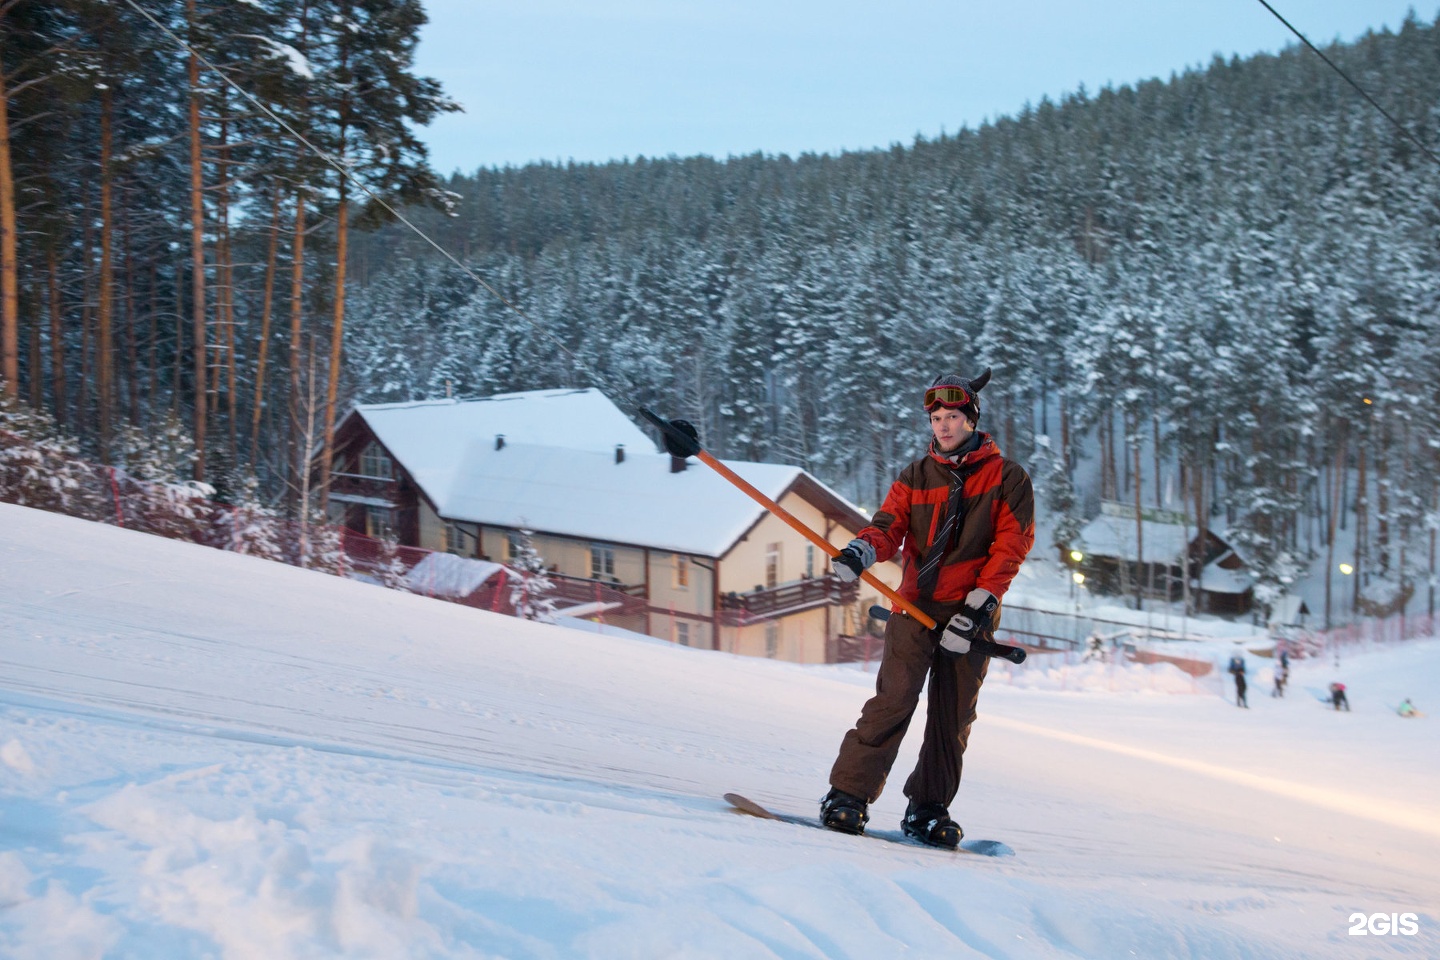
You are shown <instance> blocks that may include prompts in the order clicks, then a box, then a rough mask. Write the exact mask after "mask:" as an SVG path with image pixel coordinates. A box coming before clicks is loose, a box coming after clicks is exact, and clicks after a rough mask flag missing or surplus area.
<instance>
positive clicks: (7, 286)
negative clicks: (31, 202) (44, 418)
mask: <svg viewBox="0 0 1440 960" xmlns="http://www.w3.org/2000/svg"><path fill="white" fill-rule="evenodd" d="M3 53H4V50H3V49H0V381H3V387H0V389H3V390H4V395H5V396H7V397H15V396H18V395H19V390H20V291H19V287H18V286H17V282H16V281H17V274H16V264H15V257H16V252H15V175H14V172H13V170H12V169H11V166H10V101H9V94H8V93H7V92H6V91H7V88H6V85H5V63H4V59H3Z"/></svg>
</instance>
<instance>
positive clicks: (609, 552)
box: [590, 543, 616, 583]
mask: <svg viewBox="0 0 1440 960" xmlns="http://www.w3.org/2000/svg"><path fill="white" fill-rule="evenodd" d="M590 579H591V580H608V581H610V582H611V583H614V582H616V581H615V548H614V547H606V546H603V545H601V544H598V543H592V544H591V545H590Z"/></svg>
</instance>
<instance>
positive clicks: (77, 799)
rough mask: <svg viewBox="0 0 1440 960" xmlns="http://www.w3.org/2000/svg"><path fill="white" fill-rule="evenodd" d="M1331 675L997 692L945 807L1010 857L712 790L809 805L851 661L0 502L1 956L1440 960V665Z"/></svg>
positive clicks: (855, 675)
mask: <svg viewBox="0 0 1440 960" xmlns="http://www.w3.org/2000/svg"><path fill="white" fill-rule="evenodd" d="M1338 669H1339V672H1340V673H1339V674H1337V673H1336V671H1337V668H1336V667H1335V666H1334V665H1333V664H1324V665H1314V666H1309V665H1307V666H1304V667H1302V668H1300V669H1297V671H1296V676H1295V679H1294V681H1293V687H1292V695H1291V696H1290V697H1289V698H1287V699H1285V700H1272V699H1270V698H1269V697H1267V696H1266V695H1265V691H1264V690H1263V689H1260V688H1259V687H1258V686H1257V687H1256V688H1255V689H1254V690H1253V696H1252V701H1251V702H1252V704H1253V708H1252V709H1251V710H1248V711H1243V710H1238V709H1236V708H1235V707H1234V706H1232V705H1230V704H1229V703H1227V702H1226V701H1224V700H1223V699H1221V698H1220V697H1218V696H1215V695H1208V694H1207V695H1165V694H1157V693H1109V692H1107V691H1104V690H1096V689H1087V690H1085V691H1083V692H1076V691H1059V690H1050V689H1043V688H1035V687H1033V686H1032V687H1026V686H1023V685H1021V684H1019V683H1016V684H1013V685H1012V684H1010V683H1008V682H1007V677H1006V675H1005V674H1004V673H1002V672H1000V671H996V672H995V673H993V674H992V677H991V681H990V683H989V684H987V687H986V690H985V693H984V694H983V696H982V700H981V719H980V720H979V722H978V723H977V724H976V727H975V732H974V734H973V737H972V742H971V751H970V753H969V754H968V756H967V778H966V782H965V785H964V787H963V788H962V791H961V796H960V798H959V801H958V802H957V804H956V812H957V815H958V816H959V818H960V820H961V822H962V823H963V824H964V825H965V827H966V831H967V835H968V836H970V837H972V838H996V839H1001V840H1004V841H1006V842H1007V843H1009V844H1010V845H1011V846H1012V847H1014V848H1015V849H1016V851H1017V856H1015V857H1013V858H1003V859H990V858H982V857H974V856H959V857H957V856H953V855H947V854H944V853H941V852H938V851H932V850H926V849H921V848H912V847H905V846H899V845H896V844H890V843H884V842H880V841H877V840H874V839H868V838H851V837H845V836H841V835H837V834H831V833H827V832H824V831H820V830H808V829H805V828H801V827H795V826H789V825H785V824H776V823H769V822H764V821H759V820H755V819H751V818H746V817H742V816H739V815H735V814H731V813H729V812H728V811H727V810H726V809H725V808H724V804H723V803H722V802H721V801H720V800H719V799H718V798H719V796H720V794H721V793H722V792H724V791H726V790H736V789H738V790H740V791H741V792H744V793H747V794H750V795H752V796H755V797H756V798H757V799H760V800H762V801H766V802H770V803H772V805H774V806H776V807H780V808H785V809H792V810H796V811H799V812H809V811H811V810H813V809H814V801H815V798H817V797H818V796H819V795H820V794H821V793H822V792H823V790H824V789H825V782H824V781H825V776H826V773H827V772H828V769H829V765H830V763H831V761H832V760H833V756H834V750H835V748H836V746H837V745H838V743H839V740H840V737H841V735H842V734H843V732H844V731H845V729H846V728H847V727H848V726H849V725H850V723H851V722H852V721H853V720H854V717H855V714H856V712H857V711H858V709H859V706H860V704H861V702H862V701H863V700H864V698H865V697H866V695H867V692H868V691H867V686H868V684H870V683H871V682H872V680H873V678H872V677H870V676H867V675H866V674H864V673H863V672H861V671H860V670H858V669H854V668H840V667H800V666H796V665H791V664H782V663H774V662H768V661H762V660H752V659H744V658H736V657H732V656H729V655H725V654H717V653H708V652H698V651H692V650H687V649H684V648H675V647H671V646H668V645H664V644H660V643H655V642H642V641H635V640H632V639H627V638H623V637H616V636H607V635H605V634H603V633H587V632H582V631H576V630H567V629H564V628H561V627H548V626H540V625H533V624H527V623H523V622H518V621H515V620H511V619H507V618H503V617H498V616H495V615H491V614H487V613H485V612H482V611H476V610H471V609H468V608H463V607H459V606H454V605H449V604H445V603H443V602H439V601H433V600H427V599H424V598H421V597H416V596H410V595H405V594H399V593H394V592H390V591H385V590H383V589H380V588H378V587H373V586H368V585H365V584H361V583H356V582H350V581H344V580H339V579H335V578H331V577H326V576H323V575H320V574H313V573H309V572H306V571H299V570H294V569H291V568H288V567H284V566H281V565H278V564H272V563H266V562H264V561H260V560H255V559H252V558H248V557H240V556H234V555H230V554H225V553H220V552H218V551H214V550H209V549H206V548H202V547H196V546H191V545H186V544H179V543H174V542H170V541H165V540H160V539H156V538H151V537H146V536H143V535H139V534H134V533H130V532H128V531H125V530H119V529H115V528H110V527H103V526H96V525H93V524H88V523H85V522H82V521H78V520H73V519H68V518H64V517H58V516H53V515H49V514H42V513H38V512H35V511H30V510H25V509H23V508H18V507H13V506H8V505H0V956H3V957H7V958H10V957H13V958H36V960H41V958H43V960H53V958H71V957H76V958H79V957H126V958H129V957H136V958H155V960H169V958H192V957H216V958H227V960H228V958H255V957H263V958H277V960H284V958H302V957H305V958H309V957H331V956H344V957H386V958H390V957H505V958H521V957H524V958H529V957H536V958H550V957H555V958H560V957H673V956H682V957H716V958H719V957H725V958H734V957H783V958H809V957H847V958H877V957H896V956H902V955H903V956H907V957H936V958H940V957H946V958H951V957H980V956H984V957H1011V958H1031V957H1038V958H1045V957H1132V956H1138V957H1199V958H1207V960H1208V958H1224V957H1244V958H1250V957H1295V958H1300V957H1306V958H1309V957H1357V958H1359V957H1377V956H1378V957H1385V956H1407V957H1424V956H1436V955H1440V879H1437V877H1440V871H1437V870H1436V866H1435V865H1436V863H1437V862H1440V809H1437V803H1436V797H1437V796H1440V789H1437V788H1440V762H1437V761H1440V736H1437V734H1436V730H1437V723H1440V720H1437V719H1434V718H1433V717H1432V718H1424V719H1417V720H1403V719H1401V718H1399V717H1397V716H1395V715H1394V713H1393V712H1391V711H1390V709H1389V707H1390V706H1393V703H1394V702H1398V700H1399V699H1400V698H1401V697H1402V696H1410V697H1412V698H1414V700H1415V702H1416V703H1417V705H1418V706H1420V708H1421V709H1429V710H1430V711H1431V712H1432V714H1434V713H1440V645H1437V644H1436V643H1435V642H1428V643H1424V644H1414V645H1411V646H1408V647H1404V648H1401V649H1400V650H1398V651H1396V652H1393V653H1389V654H1384V655H1381V654H1373V655H1370V657H1369V658H1368V659H1367V658H1360V659H1356V660H1353V661H1349V662H1347V663H1342V664H1341V666H1340V668H1338ZM1335 675H1342V676H1341V678H1342V679H1344V680H1345V681H1346V682H1347V683H1348V684H1349V686H1350V689H1351V695H1352V699H1353V702H1354V707H1355V709H1354V712H1353V713H1350V714H1336V713H1334V712H1333V711H1329V710H1326V709H1323V708H1322V705H1321V704H1320V703H1319V702H1318V701H1317V700H1315V699H1313V698H1311V697H1309V696H1307V695H1306V694H1305V690H1304V688H1305V687H1307V686H1313V687H1316V688H1321V687H1323V686H1324V685H1325V684H1326V683H1328V682H1329V680H1330V679H1332V678H1333V677H1334V676H1335ZM914 746H915V745H914V744H913V743H912V744H907V749H906V751H905V753H904V754H902V757H901V760H900V764H899V768H898V769H897V777H896V781H895V783H896V787H898V783H899V781H900V779H902V777H903V772H904V770H907V769H908V763H909V761H910V759H911V758H913V751H914ZM903 804H904V800H903V798H902V797H900V796H899V795H898V789H892V790H890V791H888V792H887V793H886V794H885V796H884V797H882V798H881V800H880V802H879V803H878V804H876V806H875V808H874V814H875V822H876V826H878V827H883V828H893V826H894V822H895V821H896V820H897V819H898V817H899V814H900V811H901V810H902V809H903ZM1392 911H1394V912H1406V911H1409V912H1414V913H1417V914H1419V915H1420V919H1419V926H1420V933H1419V934H1418V935H1416V936H1411V937H1405V936H1386V937H1379V936H1367V937H1363V938H1361V937H1354V936H1350V935H1348V934H1347V929H1348V928H1349V926H1350V924H1349V923H1348V922H1347V918H1348V916H1349V915H1350V914H1351V913H1353V912H1365V913H1374V912H1386V913H1389V912H1392Z"/></svg>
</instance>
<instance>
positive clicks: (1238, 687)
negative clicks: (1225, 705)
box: [1230, 653, 1250, 710]
mask: <svg viewBox="0 0 1440 960" xmlns="http://www.w3.org/2000/svg"><path fill="white" fill-rule="evenodd" d="M1230 675H1231V676H1233V677H1234V678H1235V706H1237V707H1244V708H1245V709H1246V710H1249V709H1250V703H1249V701H1247V700H1246V699H1245V658H1244V657H1242V656H1240V654H1238V653H1237V654H1235V656H1233V657H1231V658H1230Z"/></svg>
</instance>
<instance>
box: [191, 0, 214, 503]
mask: <svg viewBox="0 0 1440 960" xmlns="http://www.w3.org/2000/svg"><path fill="white" fill-rule="evenodd" d="M185 12H186V15H187V18H188V20H189V23H190V26H191V33H192V42H193V40H194V27H195V22H196V14H195V0H186V2H185ZM188 70H189V78H190V270H191V276H190V297H191V300H192V302H191V304H190V309H191V312H192V314H191V334H192V336H193V337H194V340H195V342H194V343H193V344H192V345H191V348H192V350H193V351H194V363H195V367H194V377H195V438H194V439H195V479H196V480H204V479H205V426H206V410H205V398H206V394H207V393H208V391H209V378H208V377H207V375H206V370H205V354H206V351H207V349H208V344H207V343H206V340H207V338H206V335H205V189H204V188H205V183H204V177H203V172H202V159H201V149H200V95H201V93H200V58H199V56H198V55H197V54H195V53H194V52H193V50H192V52H191V54H190V58H189V64H188Z"/></svg>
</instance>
